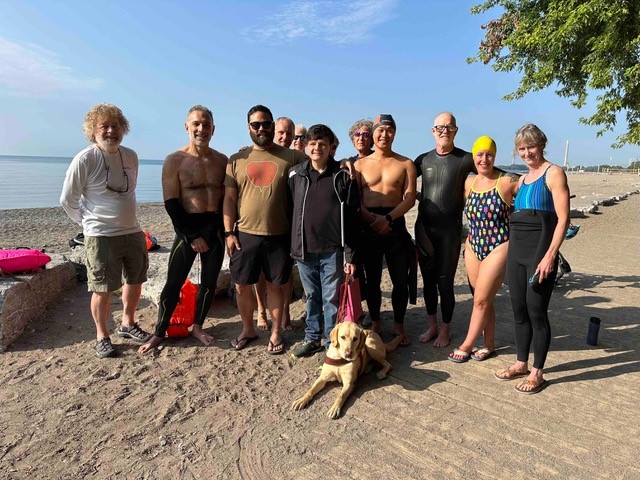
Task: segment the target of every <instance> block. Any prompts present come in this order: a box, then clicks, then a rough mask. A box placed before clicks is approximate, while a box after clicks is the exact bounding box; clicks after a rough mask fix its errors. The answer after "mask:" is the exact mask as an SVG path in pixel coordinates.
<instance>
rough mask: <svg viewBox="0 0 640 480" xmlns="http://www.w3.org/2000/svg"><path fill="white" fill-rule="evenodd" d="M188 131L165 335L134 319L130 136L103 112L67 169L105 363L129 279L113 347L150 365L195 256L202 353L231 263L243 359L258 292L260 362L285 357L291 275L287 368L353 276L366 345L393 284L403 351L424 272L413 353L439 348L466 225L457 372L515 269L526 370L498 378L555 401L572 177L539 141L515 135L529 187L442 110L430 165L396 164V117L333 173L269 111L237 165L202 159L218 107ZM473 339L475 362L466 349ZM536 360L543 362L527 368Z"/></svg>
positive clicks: (372, 130)
mask: <svg viewBox="0 0 640 480" xmlns="http://www.w3.org/2000/svg"><path fill="white" fill-rule="evenodd" d="M185 130H186V133H187V134H188V137H189V143H188V145H187V146H185V147H183V148H182V149H180V150H178V151H177V152H175V153H172V154H171V155H169V156H168V157H167V158H166V160H165V162H164V165H163V170H162V187H163V197H164V203H165V208H166V211H167V213H168V215H169V217H170V218H171V221H172V223H173V227H174V230H175V233H176V235H175V240H174V242H173V245H172V247H171V252H170V255H169V267H168V272H167V282H166V284H165V287H164V289H163V291H162V294H161V297H160V302H159V306H158V321H157V324H156V328H155V331H154V332H153V334H149V333H147V332H145V331H144V330H143V329H142V328H141V327H140V325H138V324H137V323H136V322H135V319H134V315H135V309H136V306H137V303H138V300H139V297H140V292H141V285H142V282H144V281H145V280H146V271H147V266H148V260H147V255H146V248H145V241H144V236H143V234H142V232H141V229H140V226H139V224H138V221H137V219H136V213H135V212H136V201H135V186H136V180H137V173H138V159H137V156H136V154H135V152H134V151H133V150H131V149H128V148H126V147H124V146H122V145H121V143H122V139H123V136H124V135H125V134H126V133H128V131H129V124H128V122H127V120H126V118H125V117H124V115H123V113H122V111H121V110H120V109H119V108H118V107H116V106H114V105H110V104H100V105H96V106H95V107H93V108H92V109H91V111H90V112H89V113H88V114H87V116H86V118H85V122H84V131H85V136H86V137H87V139H88V140H89V141H90V142H91V146H89V147H87V148H86V149H84V150H82V151H81V152H80V153H78V155H76V157H75V158H74V159H73V161H72V162H71V165H70V166H69V169H68V171H67V175H66V178H65V182H64V186H63V191H62V195H61V204H62V206H63V208H64V209H65V211H66V212H67V213H68V214H69V216H70V217H71V219H72V220H74V221H76V222H77V223H79V224H81V225H82V227H83V233H84V235H85V245H86V250H87V271H88V287H89V290H90V291H92V292H93V295H92V299H91V312H92V316H93V318H94V321H95V323H96V330H97V342H96V355H97V356H98V357H100V358H104V357H110V356H115V355H116V351H115V349H114V348H113V345H112V344H111V340H110V336H109V329H108V325H107V324H108V318H109V306H110V299H109V298H110V294H111V292H113V291H115V290H117V289H118V288H120V287H121V286H122V277H123V276H124V280H125V286H124V288H123V295H122V299H123V304H124V313H123V316H122V324H121V325H120V326H119V327H118V328H117V329H116V334H117V335H119V336H122V337H126V338H129V339H132V340H134V341H135V342H138V343H141V344H142V345H141V346H140V348H139V352H140V353H145V352H148V351H150V350H151V349H153V348H155V347H156V346H158V345H159V344H160V343H161V341H162V340H163V338H164V337H165V334H166V331H167V328H168V326H169V320H170V318H171V315H172V314H173V311H174V310H175V308H176V305H177V303H178V300H179V295H180V289H181V287H182V285H183V283H184V281H185V279H186V278H187V276H188V273H189V270H190V269H191V267H192V265H193V262H194V261H195V259H196V257H197V256H198V255H200V260H201V278H200V286H199V289H198V294H197V301H196V314H195V323H194V326H193V331H192V335H193V336H194V337H196V338H198V339H199V340H200V341H201V342H202V343H204V344H205V345H209V344H210V343H211V342H212V341H213V340H214V337H212V336H211V335H209V334H208V333H206V332H205V331H204V330H203V328H202V326H203V322H204V319H205V317H206V315H207V312H208V310H209V308H210V306H211V302H212V300H213V295H214V293H215V288H216V283H217V277H218V274H219V271H220V268H221V265H222V260H223V256H224V251H225V250H226V252H227V254H228V255H229V257H230V271H231V277H232V281H233V282H234V285H235V293H236V300H237V304H238V309H239V312H240V316H241V318H242V330H241V331H240V333H239V334H238V335H237V336H236V337H235V338H234V339H233V340H232V341H231V345H230V347H231V348H233V349H236V350H242V349H243V348H245V347H246V346H247V345H248V344H249V343H251V342H252V341H254V340H255V339H257V338H258V336H257V333H256V328H257V329H268V328H269V324H268V321H267V316H266V314H264V313H263V314H260V312H261V311H264V307H262V308H260V304H261V302H262V301H263V300H265V294H264V293H263V292H264V291H266V304H267V307H268V310H269V312H270V316H271V325H270V337H269V341H268V345H267V348H266V351H267V353H268V354H272V355H276V354H281V353H283V352H284V351H285V344H284V339H283V336H282V334H283V331H284V330H285V329H286V328H288V327H289V326H290V319H289V316H288V308H289V301H290V296H291V273H292V267H293V262H294V260H295V261H296V262H297V265H298V271H299V273H300V279H301V281H302V284H303V287H304V290H305V294H306V329H305V339H304V341H303V342H301V343H300V344H299V345H298V346H297V347H296V348H295V349H293V352H292V353H293V355H294V356H306V355H309V354H312V353H315V352H317V351H320V350H322V348H323V345H322V338H323V336H324V339H325V342H324V348H328V346H329V342H330V340H329V332H330V331H331V329H332V328H333V326H334V325H335V321H336V315H337V311H338V301H339V300H338V292H339V285H340V283H342V281H343V280H344V277H345V274H348V275H350V276H352V275H356V276H358V277H360V278H361V279H362V280H363V284H364V294H365V295H364V296H365V298H366V301H367V305H368V311H369V316H370V319H371V322H372V329H374V330H375V331H377V332H380V331H381V329H382V325H381V316H380V309H381V299H382V295H381V286H380V284H381V278H382V271H383V261H386V265H387V269H388V271H389V275H390V278H391V281H392V285H393V286H392V292H391V303H392V307H393V320H394V322H393V331H394V333H395V335H397V336H401V337H402V338H401V342H400V344H401V345H403V346H407V345H409V344H410V343H411V342H410V339H409V337H408V336H407V335H406V333H405V330H404V316H405V313H406V309H407V304H408V302H409V301H410V299H411V301H412V302H413V303H415V301H414V299H415V293H416V283H417V274H416V270H417V265H416V263H418V264H419V267H420V270H421V272H422V277H423V284H424V299H425V305H426V309H427V316H428V322H429V324H428V329H427V330H426V332H425V333H424V334H422V335H420V337H419V341H420V342H423V343H426V342H429V341H431V340H433V341H434V345H435V346H436V347H446V346H447V345H449V342H450V337H451V332H450V323H451V320H452V318H453V311H454V306H455V296H454V288H453V287H454V278H455V272H456V268H457V264H458V259H459V256H460V250H461V244H462V213H463V210H464V211H465V213H466V216H467V219H468V221H469V227H470V231H469V235H468V238H467V241H466V243H465V247H464V258H465V265H466V268H467V274H468V278H469V285H470V288H471V291H472V293H473V298H474V304H473V313H472V316H471V321H470V326H469V332H468V335H467V338H466V339H465V341H464V343H463V344H461V345H460V347H459V348H457V349H455V350H454V351H453V352H452V353H451V354H450V355H449V359H450V360H452V361H454V362H458V363H462V362H465V361H467V360H468V359H469V358H474V359H475V360H485V359H487V358H490V357H491V356H493V355H494V354H495V344H494V339H493V331H494V326H495V310H494V308H493V299H494V297H495V295H496V293H497V291H498V290H499V288H500V285H501V284H502V282H503V280H504V277H505V271H506V272H507V277H508V282H509V289H510V294H511V300H512V304H513V310H514V316H515V319H516V345H517V362H516V363H515V364H514V365H512V366H511V367H509V368H508V369H505V370H501V371H498V372H496V377H498V378H500V379H503V380H508V379H512V378H517V377H520V376H526V377H527V378H526V379H525V381H524V382H522V383H521V384H518V386H517V387H516V388H517V390H518V391H520V392H523V393H535V392H537V391H539V390H540V389H542V388H543V387H544V386H545V381H544V379H543V376H542V368H543V366H544V362H545V358H546V354H547V351H548V349H549V341H550V333H549V320H548V317H547V309H548V304H549V298H550V296H551V291H552V289H553V284H554V283H553V278H554V277H555V269H557V256H558V250H559V247H560V244H561V243H562V240H563V239H564V233H565V231H566V228H567V226H568V210H569V200H568V199H569V192H568V187H567V181H566V176H565V175H564V172H563V171H562V169H560V168H559V167H557V166H554V165H552V164H550V163H549V162H548V161H547V160H546V159H545V158H544V153H543V152H544V147H545V145H546V141H547V140H546V137H545V136H544V133H542V132H541V131H540V130H539V129H538V128H537V127H536V126H535V125H526V126H524V127H522V128H521V129H520V130H519V131H518V133H517V134H516V139H515V147H516V149H517V151H518V153H519V154H520V156H521V158H522V159H523V160H524V162H525V163H526V164H527V166H528V167H529V172H528V174H527V175H525V176H524V177H522V178H517V176H515V175H512V174H506V173H504V172H501V171H499V170H497V169H495V167H494V161H495V156H496V150H497V148H496V145H495V142H493V140H492V139H490V138H489V137H480V138H479V139H478V140H477V141H476V142H475V143H474V145H473V149H472V153H471V154H470V153H468V152H465V151H464V150H461V149H459V148H457V147H455V145H454V138H455V135H456V133H457V131H458V126H457V124H456V119H455V117H454V116H453V115H452V114H450V113H448V112H444V113H441V114H440V115H438V116H437V117H436V119H435V121H434V126H433V127H432V129H431V130H432V133H433V135H434V138H435V144H436V147H435V149H434V150H431V151H429V152H427V153H424V154H422V155H420V156H419V157H418V158H417V159H416V160H415V161H412V160H411V159H409V158H407V157H404V156H402V155H399V154H397V153H396V152H394V151H393V149H392V145H393V141H394V139H395V135H396V123H395V120H394V119H393V117H392V116H391V115H388V114H381V115H378V117H376V119H375V120H374V121H370V120H359V121H357V122H356V123H354V125H353V126H352V127H351V129H350V130H349V136H350V138H351V140H352V142H353V145H354V147H355V148H356V151H357V154H356V155H354V156H353V157H350V158H346V159H344V160H342V161H340V162H338V161H336V159H335V158H334V157H335V151H336V149H337V146H338V139H337V136H336V135H335V133H334V132H333V131H332V130H331V129H330V128H329V127H328V126H326V125H322V124H317V125H314V126H312V127H310V128H309V129H308V130H306V129H303V127H302V126H297V127H296V126H295V125H294V123H293V121H292V120H291V119H290V118H288V117H280V118H277V119H276V120H275V121H274V117H273V115H272V113H271V111H270V110H269V109H268V108H267V107H265V106H263V105H256V106H254V107H252V108H251V109H250V110H249V111H248V113H247V130H248V133H249V136H250V139H251V142H252V144H251V146H250V147H247V148H243V149H241V150H240V151H238V152H237V153H235V154H233V155H231V157H230V158H227V157H226V156H225V155H224V154H222V153H220V152H218V151H216V150H214V149H213V148H211V147H210V146H209V144H210V141H211V139H212V137H213V134H214V131H215V124H214V119H213V114H212V113H211V111H210V110H209V109H208V108H206V107H204V106H202V105H196V106H194V107H192V108H191V109H190V110H189V112H188V114H187V121H186V123H185ZM296 142H297V143H296ZM292 143H293V144H294V145H293V147H294V148H290V147H291V144H292ZM374 147H375V148H374ZM305 152H306V155H305ZM471 173H476V174H477V175H475V176H469V175H470V174H471ZM419 176H421V177H422V189H421V192H420V195H419V198H418V200H419V205H418V218H417V221H416V225H415V243H414V241H413V240H412V237H411V235H410V234H409V232H408V230H407V225H406V222H405V219H404V215H405V214H406V213H407V212H408V211H409V210H410V209H411V208H412V207H413V206H414V205H415V202H416V192H417V177H419ZM514 198H515V204H514V205H513V206H512V204H513V203H514ZM514 209H515V211H514ZM508 245H511V246H510V247H509V246H508ZM416 258H417V260H418V261H417V262H416ZM262 279H264V280H263V281H264V285H265V287H266V288H264V291H263V290H262V289H260V288H258V289H257V291H258V294H257V295H256V294H255V292H254V285H259V284H260V283H261V282H262ZM438 297H439V302H438ZM256 303H257V304H258V308H259V315H258V323H257V325H256V324H254V312H255V310H256ZM438 303H440V305H441V317H442V323H441V324H439V322H438V317H437V306H438ZM481 333H483V336H484V343H483V345H482V348H480V349H474V343H475V341H476V340H477V338H478V337H479V336H480V334H481ZM532 344H533V351H534V363H533V368H532V369H531V370H528V363H527V362H528V357H529V350H530V347H531V345H532Z"/></svg>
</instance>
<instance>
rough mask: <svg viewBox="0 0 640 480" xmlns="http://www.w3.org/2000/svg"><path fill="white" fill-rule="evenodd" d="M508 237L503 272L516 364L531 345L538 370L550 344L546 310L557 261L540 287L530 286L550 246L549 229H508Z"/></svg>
mask: <svg viewBox="0 0 640 480" xmlns="http://www.w3.org/2000/svg"><path fill="white" fill-rule="evenodd" d="M511 233H512V236H511V241H510V242H509V253H508V254H507V270H508V275H509V281H510V283H509V293H510V296H511V303H512V307H513V313H514V317H515V321H516V350H517V358H518V361H522V362H526V361H527V360H528V357H529V349H530V347H531V344H533V356H534V359H533V366H534V368H540V369H541V368H543V367H544V363H545V361H546V358H547V353H548V352H549V345H550V343H551V325H550V323H549V316H548V308H549V301H550V299H551V294H552V292H553V287H554V284H555V282H554V280H555V275H556V273H557V269H558V263H557V261H556V264H555V266H554V269H553V271H552V272H551V274H550V275H549V276H548V277H547V278H546V279H545V281H544V282H542V283H541V284H533V286H532V285H531V284H529V279H530V278H531V276H532V275H533V274H534V272H535V270H536V268H537V266H538V263H540V260H541V259H542V257H543V256H544V253H545V252H546V250H547V249H548V247H549V244H550V243H551V235H552V233H553V229H551V228H549V229H544V230H526V231H519V230H517V229H515V230H514V229H512V231H511ZM514 239H515V242H514V241H513V240H514ZM532 252H533V253H532ZM512 282H513V283H514V284H513V285H512Z"/></svg>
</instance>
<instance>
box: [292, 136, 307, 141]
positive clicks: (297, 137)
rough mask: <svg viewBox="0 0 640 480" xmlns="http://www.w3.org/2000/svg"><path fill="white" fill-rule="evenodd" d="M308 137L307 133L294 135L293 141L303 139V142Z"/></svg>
mask: <svg viewBox="0 0 640 480" xmlns="http://www.w3.org/2000/svg"><path fill="white" fill-rule="evenodd" d="M306 139H307V136H306V135H294V136H293V141H294V142H295V141H296V140H302V141H303V142H304V141H305V140H306Z"/></svg>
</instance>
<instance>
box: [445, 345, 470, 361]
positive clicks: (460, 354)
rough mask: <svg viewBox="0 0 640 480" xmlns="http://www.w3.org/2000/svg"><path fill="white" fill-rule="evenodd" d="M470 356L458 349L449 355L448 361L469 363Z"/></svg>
mask: <svg viewBox="0 0 640 480" xmlns="http://www.w3.org/2000/svg"><path fill="white" fill-rule="evenodd" d="M470 356H471V355H470V354H469V352H465V351H464V350H460V349H459V348H456V349H455V350H454V351H453V352H451V353H450V354H449V360H451V361H452V362H454V363H464V362H468V361H469V357H470ZM456 357H462V358H456Z"/></svg>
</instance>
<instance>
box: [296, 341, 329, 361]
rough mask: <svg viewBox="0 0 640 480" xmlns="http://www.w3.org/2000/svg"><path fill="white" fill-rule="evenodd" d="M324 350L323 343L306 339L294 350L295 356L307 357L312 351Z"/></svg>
mask: <svg viewBox="0 0 640 480" xmlns="http://www.w3.org/2000/svg"><path fill="white" fill-rule="evenodd" d="M320 350H322V345H320V342H318V341H317V340H305V341H304V342H302V343H301V344H300V345H298V346H297V347H296V348H295V349H294V350H293V356H294V357H298V358H299V357H307V356H309V355H311V354H312V353H316V352H319V351H320Z"/></svg>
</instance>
